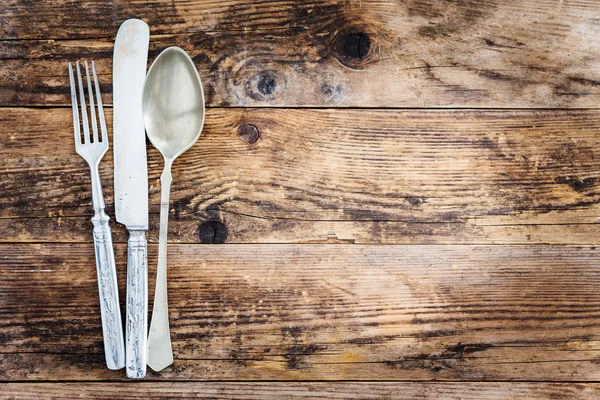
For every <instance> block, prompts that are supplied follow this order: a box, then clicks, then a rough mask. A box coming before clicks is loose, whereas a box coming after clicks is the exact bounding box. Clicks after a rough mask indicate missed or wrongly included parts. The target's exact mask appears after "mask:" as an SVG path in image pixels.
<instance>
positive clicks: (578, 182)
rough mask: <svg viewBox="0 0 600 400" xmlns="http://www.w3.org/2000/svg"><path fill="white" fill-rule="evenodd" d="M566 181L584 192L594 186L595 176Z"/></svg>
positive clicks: (574, 188) (575, 188)
mask: <svg viewBox="0 0 600 400" xmlns="http://www.w3.org/2000/svg"><path fill="white" fill-rule="evenodd" d="M566 183H567V184H568V185H569V186H571V188H573V190H575V191H577V192H583V191H585V190H586V189H588V188H590V187H592V186H594V178H585V179H567V180H566Z"/></svg>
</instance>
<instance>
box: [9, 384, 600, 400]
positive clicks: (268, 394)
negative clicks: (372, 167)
mask: <svg viewBox="0 0 600 400" xmlns="http://www.w3.org/2000/svg"><path fill="white" fill-rule="evenodd" d="M0 391H2V393H3V394H4V395H6V396H7V397H10V398H11V399H15V400H21V399H40V400H41V399H55V398H60V399H65V400H67V399H81V398H86V399H114V398H119V399H167V398H168V399H173V398H186V399H187V398H190V399H211V400H213V399H228V400H229V399H266V400H269V399H277V400H285V399H305V400H322V399H361V400H369V399H398V400H457V399H461V400H484V399H485V400H548V399H570V400H596V399H597V398H598V397H599V396H600V387H599V386H598V385H597V384H581V383H579V384H570V383H469V382H463V383H451V382H444V383H441V382H433V383H412V382H393V383H392V382H364V383H347V382H344V383H336V382H328V383H315V382H311V383H301V382H293V383H287V382H286V383H261V382H239V383H198V382H192V383H183V382H176V383H170V382H161V383H149V382H145V383H140V382H138V383H136V384H135V385H131V384H130V383H112V382H104V383H88V382H83V383H79V382H78V383H0Z"/></svg>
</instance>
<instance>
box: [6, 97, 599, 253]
mask: <svg viewBox="0 0 600 400" xmlns="http://www.w3.org/2000/svg"><path fill="white" fill-rule="evenodd" d="M108 114H109V117H110V113H108ZM0 119H2V124H0V158H2V159H3V160H4V164H3V166H2V167H0V174H1V176H2V187H3V193H4V197H3V198H2V199H0V216H1V218H0V226H1V227H2V229H0V232H1V233H0V240H2V241H5V242H6V241H8V242H12V241H69V242H82V241H89V240H91V239H90V235H89V232H90V229H91V228H90V223H89V221H88V220H89V216H90V213H91V198H90V196H91V194H90V190H89V177H88V170H87V168H86V166H85V163H84V161H83V160H81V159H80V158H79V157H76V156H75V153H74V151H73V146H72V145H71V143H70V141H71V136H72V127H71V124H72V122H71V111H70V110H69V109H58V108H57V109H44V110H35V109H34V110H32V109H4V110H3V111H2V115H1V117H0ZM247 125H253V126H255V127H256V128H257V130H258V131H259V135H260V136H259V138H257V139H256V141H255V142H254V143H252V144H250V143H248V141H247V140H246V139H244V137H240V136H239V135H240V133H242V132H243V129H244V127H246V126H247ZM598 131H600V118H599V116H598V113H596V112H594V111H584V110H577V111H491V110H489V111H475V110H462V111H442V110H430V111H399V110H386V111H383V110H310V109H303V110H261V109H251V110H243V109H236V110H225V109H212V110H208V113H207V118H206V125H205V128H204V131H203V133H202V136H201V138H200V140H199V141H198V143H197V144H196V145H195V146H194V147H192V149H190V150H189V151H188V152H187V153H185V154H184V155H183V156H182V157H181V158H180V159H178V160H177V162H176V163H175V165H174V169H173V174H174V175H175V177H176V179H174V186H173V187H172V189H171V199H172V201H171V223H170V225H169V226H170V229H171V232H170V239H171V240H173V241H175V242H180V243H199V242H202V243H206V242H215V241H216V242H229V243H244V242H246V243H247V242H256V243H261V242H262V243H273V242H294V243H306V242H322V243H331V242H334V243H335V242H339V241H342V242H346V243H348V242H355V243H567V244H579V243H587V244H595V243H598V235H597V233H596V232H597V229H598V222H599V217H600V205H599V202H600V190H599V187H600V186H599V184H600V159H599V158H598V156H597V149H598V148H600V137H599V136H598ZM148 156H149V159H148V160H149V172H150V211H151V213H152V215H151V223H152V226H151V232H150V235H151V236H150V237H151V239H156V236H157V233H156V226H157V218H158V212H159V203H160V200H159V197H160V193H159V190H160V185H159V176H160V173H161V170H162V158H161V157H160V155H159V154H158V152H156V151H155V150H154V149H153V148H152V147H151V146H150V145H149V147H148ZM101 175H102V178H103V184H104V189H105V195H106V202H107V206H108V212H109V214H110V215H112V212H113V207H112V205H113V200H112V152H109V153H108V154H107V155H106V156H105V158H104V161H103V162H102V163H101ZM23 217H26V218H23ZM33 217H35V218H33ZM207 221H219V223H223V224H224V226H223V229H221V231H219V232H220V233H219V235H216V234H215V232H214V230H213V228H211V226H212V225H210V224H214V223H216V222H210V223H209V225H205V224H206V223H207ZM220 228H221V226H219V229H220ZM207 229H208V230H207ZM115 239H116V241H125V240H126V234H125V232H124V230H122V229H120V228H118V229H116V232H115Z"/></svg>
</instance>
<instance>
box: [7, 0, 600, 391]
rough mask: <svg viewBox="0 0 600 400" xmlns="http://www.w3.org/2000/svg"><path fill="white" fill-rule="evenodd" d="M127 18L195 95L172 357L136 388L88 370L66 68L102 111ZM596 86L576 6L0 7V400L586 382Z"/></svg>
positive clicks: (597, 195) (176, 254)
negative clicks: (87, 76) (184, 66)
mask: <svg viewBox="0 0 600 400" xmlns="http://www.w3.org/2000/svg"><path fill="white" fill-rule="evenodd" d="M130 17H138V18H142V19H144V20H145V21H146V22H148V24H149V25H150V30H151V34H152V36H151V43H150V48H151V49H150V57H149V58H150V60H149V61H152V60H153V59H154V58H155V57H156V56H157V55H158V54H159V52H160V51H161V50H162V49H164V48H166V47H168V46H171V45H177V46H181V47H182V48H184V49H185V50H186V51H187V52H188V53H189V54H190V56H191V57H192V58H193V60H194V62H195V63H196V65H197V67H198V69H199V71H200V75H201V77H202V79H203V84H204V89H205V93H206V99H207V106H208V107H209V108H208V110H207V116H206V124H205V128H204V131H203V133H202V136H201V138H200V140H199V141H198V143H197V144H196V145H195V146H194V147H193V148H192V149H191V150H190V151H188V152H187V153H185V154H184V155H183V156H182V157H181V158H180V159H178V160H177V162H176V163H175V166H174V170H173V174H174V187H173V188H172V194H171V195H172V203H171V204H172V209H171V220H170V226H169V228H170V232H169V239H170V243H171V244H170V246H169V296H170V307H171V323H172V338H173V347H174V353H175V358H176V360H175V364H174V366H173V367H171V368H168V369H167V370H165V371H163V372H162V373H152V372H150V373H149V375H148V377H147V379H146V380H145V381H144V382H136V383H133V382H130V381H127V380H126V379H125V377H124V372H123V371H117V372H115V371H109V370H107V369H106V368H105V367H104V355H103V349H102V341H101V340H102V339H101V329H100V318H99V314H98V308H99V307H98V297H97V288H96V280H95V279H96V278H95V274H96V272H95V264H94V254H93V245H92V242H91V229H92V226H91V222H90V216H91V205H90V203H91V198H90V186H89V177H88V170H87V168H86V166H85V164H84V162H83V160H82V159H80V158H79V157H78V156H77V155H76V154H75V152H74V146H73V143H72V120H71V110H70V104H69V90H68V80H67V69H66V67H67V62H68V61H75V60H78V59H83V58H88V59H92V60H95V62H96V65H97V68H98V70H99V72H100V80H101V83H102V85H101V86H102V90H103V92H104V95H105V103H106V104H107V114H108V115H107V117H108V118H109V120H111V118H112V116H111V109H110V104H111V103H112V100H111V90H112V88H111V66H112V50H113V41H114V36H115V34H116V31H117V29H118V26H119V25H120V24H121V22H123V21H124V20H125V19H127V18H130ZM599 104H600V2H599V1H598V0H578V1H570V0H564V1H563V0H552V1H550V0H535V1H534V0H524V1H522V0H502V1H500V0H489V1H481V0H453V1H450V0H441V1H439V0H395V1H394V0H381V1H375V0H372V1H368V0H362V1H335V0H311V1H286V0H273V1H256V2H252V1H238V0H228V1H209V0H203V1H160V0H155V1H149V2H146V1H144V2H142V1H139V2H138V1H134V2H126V1H115V0H113V1H104V2H96V1H81V2H71V1H68V2H67V1H62V2H61V1H51V0H40V1H25V0H5V1H3V2H2V6H1V7H0V107H1V108H0V159H1V160H2V162H1V164H0V193H1V199H0V241H1V243H0V313H1V318H0V381H1V382H0V397H3V398H4V397H9V398H15V399H20V398H28V397H34V398H52V397H56V398H68V397H70V396H72V397H78V396H81V397H84V398H92V397H93V398H103V397H107V398H162V397H185V396H188V397H207V398H219V399H221V398H273V399H280V398H312V399H316V398H318V399H323V398H334V397H335V398H361V399H364V398H399V399H494V400H500V399H502V400H505V399H549V398H553V399H598V398H600V385H599V382H600V268H599V267H600V253H599V250H598V249H597V247H596V246H597V245H598V244H599V243H598V242H599V241H600V239H599V238H600V236H599V233H600V232H599V222H600V205H599V204H600V155H599V154H600V153H599V145H600V133H599V132H600V112H599V110H598V109H597V107H598V105H599ZM109 125H110V124H109ZM111 134H112V132H111ZM148 158H149V174H150V185H151V187H150V211H151V216H150V219H151V228H150V232H149V241H150V243H151V245H150V265H151V267H152V268H151V274H150V281H151V282H152V284H151V293H152V291H153V280H154V274H153V272H154V268H153V266H154V265H155V263H156V251H157V246H156V241H157V236H158V232H157V225H158V224H157V222H158V212H159V196H160V194H159V175H160V172H161V169H162V161H161V158H160V156H159V154H158V153H157V152H156V151H155V150H154V149H153V148H152V146H150V145H149V146H148ZM101 175H102V178H103V184H104V189H105V195H106V200H107V205H108V210H107V211H108V213H109V215H111V217H112V216H113V215H114V208H113V206H112V204H113V201H112V193H113V191H112V183H113V182H112V153H111V152H109V153H108V154H107V155H106V157H105V158H104V161H103V163H102V164H101ZM113 221H114V219H113ZM112 227H113V231H114V239H115V242H116V243H117V244H116V248H115V251H116V256H117V263H118V267H119V273H120V283H121V288H122V289H123V284H124V283H125V263H126V248H125V242H126V236H125V231H124V229H123V228H122V227H121V226H118V225H117V224H116V223H112ZM223 242H224V243H225V244H222V245H217V243H223ZM123 295H124V293H122V296H123ZM205 381H210V382H205ZM333 381H335V382H333ZM434 381H435V382H434Z"/></svg>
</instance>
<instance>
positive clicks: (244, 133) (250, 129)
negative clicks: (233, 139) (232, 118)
mask: <svg viewBox="0 0 600 400" xmlns="http://www.w3.org/2000/svg"><path fill="white" fill-rule="evenodd" d="M238 136H239V137H240V138H241V139H242V140H243V141H245V142H246V143H249V144H254V143H256V141H257V140H258V139H259V138H260V132H259V131H258V128H257V127H256V126H255V125H252V124H248V125H245V126H244V127H243V128H242V129H240V133H239V134H238Z"/></svg>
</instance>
